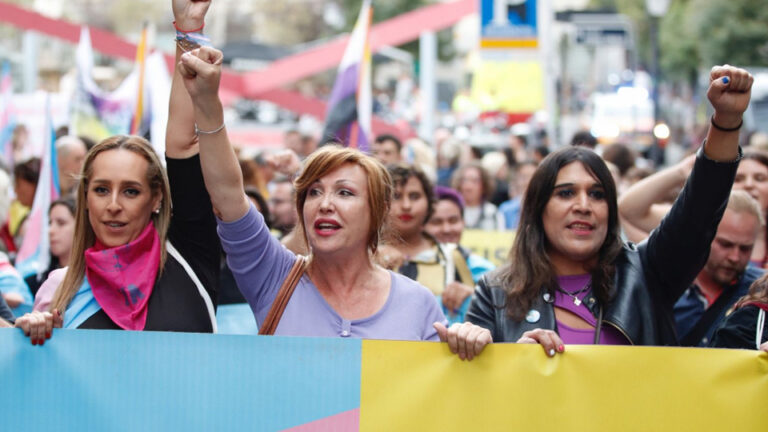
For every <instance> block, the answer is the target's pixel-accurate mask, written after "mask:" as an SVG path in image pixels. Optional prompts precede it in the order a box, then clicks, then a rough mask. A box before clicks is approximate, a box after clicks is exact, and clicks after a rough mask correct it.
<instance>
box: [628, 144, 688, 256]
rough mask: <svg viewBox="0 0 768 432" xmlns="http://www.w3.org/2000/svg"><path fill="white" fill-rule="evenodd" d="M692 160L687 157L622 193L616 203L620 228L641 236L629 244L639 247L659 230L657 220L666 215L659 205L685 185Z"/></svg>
mask: <svg viewBox="0 0 768 432" xmlns="http://www.w3.org/2000/svg"><path fill="white" fill-rule="evenodd" d="M695 160H696V157H695V156H689V157H687V158H685V159H683V160H682V162H680V163H678V164H677V165H674V166H672V167H669V168H667V169H665V170H663V171H659V172H657V173H656V174H653V175H651V176H649V177H646V178H644V179H642V180H640V181H639V182H637V183H635V184H634V185H632V187H630V188H629V189H627V191H626V192H624V194H623V195H622V196H621V199H619V216H621V219H622V224H629V225H630V226H631V227H633V228H636V229H637V230H639V231H641V232H644V233H645V235H644V236H643V237H642V238H630V240H632V241H634V242H636V243H639V242H640V241H642V240H644V239H645V237H648V234H649V233H650V232H651V231H653V229H654V228H656V227H657V226H659V223H660V222H661V219H663V218H664V216H665V215H666V214H667V212H668V211H669V205H668V204H667V205H664V204H660V203H662V202H663V201H664V200H665V199H667V198H668V197H669V196H670V194H671V193H673V192H674V191H675V190H679V189H680V188H681V187H682V186H683V185H684V184H685V180H686V179H687V178H688V175H689V174H690V173H691V169H693V162H694V161H695Z"/></svg>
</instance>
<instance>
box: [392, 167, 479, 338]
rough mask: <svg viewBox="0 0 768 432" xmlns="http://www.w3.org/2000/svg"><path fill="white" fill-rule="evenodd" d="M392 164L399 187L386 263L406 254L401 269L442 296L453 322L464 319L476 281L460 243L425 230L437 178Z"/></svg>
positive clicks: (395, 198) (393, 207) (394, 177)
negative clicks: (445, 241)
mask: <svg viewBox="0 0 768 432" xmlns="http://www.w3.org/2000/svg"><path fill="white" fill-rule="evenodd" d="M388 170H389V174H390V175H391V176H392V181H393V183H394V185H395V193H394V199H393V201H392V208H391V209H390V211H389V218H388V220H389V228H391V233H390V234H391V235H390V236H389V237H390V238H389V239H388V241H387V242H386V243H387V245H388V246H387V250H386V251H385V250H382V252H381V253H380V254H379V257H380V261H383V264H384V265H385V267H386V266H388V265H389V264H390V260H391V259H393V256H402V259H398V262H399V265H398V271H399V272H400V273H401V274H403V275H405V276H408V277H409V278H411V279H413V280H415V281H417V282H419V283H420V284H422V285H424V286H426V287H427V288H429V290H430V291H432V293H433V294H435V295H436V296H438V297H439V298H440V299H441V304H442V306H443V312H444V313H445V314H446V316H447V317H448V320H449V321H450V322H452V323H453V322H463V321H464V315H465V314H466V310H467V307H468V306H469V303H468V302H466V301H465V300H466V299H467V298H468V297H469V296H471V295H472V292H473V291H474V281H473V280H472V273H471V271H470V270H469V266H467V261H466V259H465V258H464V257H463V256H462V255H461V252H460V251H459V250H458V248H457V247H456V245H455V244H451V245H445V244H440V243H439V242H438V241H437V240H436V239H435V238H434V237H433V236H432V235H430V234H429V233H428V232H427V231H426V230H425V226H426V224H427V221H428V220H429V219H430V217H431V216H432V214H433V213H434V205H435V198H434V191H433V188H432V184H431V183H430V181H429V179H427V176H426V175H425V174H424V172H423V171H421V170H420V169H419V168H416V167H415V166H413V165H408V164H396V165H389V166H388ZM390 248H392V249H394V250H390ZM462 306H463V307H462Z"/></svg>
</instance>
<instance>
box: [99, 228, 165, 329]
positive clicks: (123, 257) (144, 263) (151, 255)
mask: <svg viewBox="0 0 768 432" xmlns="http://www.w3.org/2000/svg"><path fill="white" fill-rule="evenodd" d="M159 266H160V238H159V237H158V235H157V230H155V226H154V224H153V223H152V221H150V222H149V223H148V224H147V226H146V228H144V231H142V232H141V234H139V237H138V238H136V240H134V241H132V242H130V243H127V244H124V245H122V246H117V247H114V248H106V247H105V246H104V245H103V244H101V242H99V240H98V239H96V242H95V244H94V245H93V247H91V248H89V249H88V250H86V251H85V274H86V276H87V277H88V283H89V284H90V285H91V290H92V291H93V296H94V297H95V298H96V301H97V302H98V303H99V305H100V306H101V308H102V309H104V312H106V314H107V315H108V316H109V317H110V318H111V319H112V321H114V322H115V324H117V325H118V326H120V327H121V328H123V329H125V330H143V329H144V325H145V324H146V322H147V304H148V302H149V296H150V295H152V288H154V286H155V277H156V276H157V270H158V267H159Z"/></svg>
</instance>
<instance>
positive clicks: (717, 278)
mask: <svg viewBox="0 0 768 432" xmlns="http://www.w3.org/2000/svg"><path fill="white" fill-rule="evenodd" d="M764 223H765V221H764V219H763V216H762V214H761V212H760V208H759V205H758V204H757V202H756V201H755V200H754V199H753V198H752V197H751V196H749V194H747V193H746V192H744V191H733V192H731V197H730V199H729V200H728V207H727V208H726V210H725V214H723V219H722V221H721V222H720V225H718V227H717V234H716V235H715V239H714V241H712V246H711V250H710V253H709V258H708V259H707V263H706V264H705V265H704V268H703V269H702V270H701V272H700V273H699V275H698V276H697V277H696V280H695V281H694V284H693V285H692V286H691V287H690V288H688V290H686V291H685V293H683V295H682V296H681V297H680V299H678V301H677V303H676V304H675V307H674V313H675V321H676V324H677V335H678V337H679V338H680V344H681V345H683V346H707V345H708V343H709V341H710V340H711V339H712V335H713V334H714V332H715V330H716V329H717V327H718V326H719V325H720V323H721V322H722V321H723V319H724V318H725V314H726V312H727V311H728V309H730V307H731V306H733V304H734V303H735V302H736V300H738V299H739V297H741V296H743V295H744V294H746V293H747V290H748V289H749V286H750V285H751V284H752V282H754V281H755V279H757V278H759V277H760V275H762V273H763V271H762V270H760V269H758V268H756V267H752V266H749V265H748V264H749V257H750V255H751V254H752V247H753V246H754V244H755V239H756V238H757V235H758V233H759V232H760V228H761V227H762V225H763V224H764Z"/></svg>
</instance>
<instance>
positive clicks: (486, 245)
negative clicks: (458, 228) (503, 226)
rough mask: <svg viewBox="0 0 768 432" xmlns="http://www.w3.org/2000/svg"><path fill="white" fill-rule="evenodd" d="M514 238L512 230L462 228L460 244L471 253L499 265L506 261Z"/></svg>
mask: <svg viewBox="0 0 768 432" xmlns="http://www.w3.org/2000/svg"><path fill="white" fill-rule="evenodd" d="M514 239H515V232H514V231H484V230H464V233H463V234H462V235H461V245H462V246H464V247H465V248H467V249H469V250H470V251H471V252H472V253H473V254H477V255H480V256H481V257H483V258H485V259H487V260H488V261H490V262H492V263H493V264H494V265H496V266H500V265H501V264H503V263H505V262H507V257H508V256H509V250H510V249H511V248H512V241H513V240H514Z"/></svg>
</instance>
